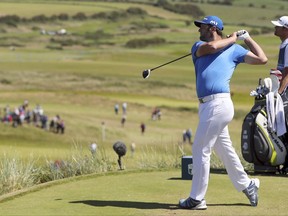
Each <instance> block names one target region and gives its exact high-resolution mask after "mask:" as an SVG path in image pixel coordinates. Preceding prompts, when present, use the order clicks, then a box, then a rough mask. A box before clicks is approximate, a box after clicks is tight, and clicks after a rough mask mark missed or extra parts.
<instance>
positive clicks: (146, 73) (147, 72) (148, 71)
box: [142, 53, 192, 79]
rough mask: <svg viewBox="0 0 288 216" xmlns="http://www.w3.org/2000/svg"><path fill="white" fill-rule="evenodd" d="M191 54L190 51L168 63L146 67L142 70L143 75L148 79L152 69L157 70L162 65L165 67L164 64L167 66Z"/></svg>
mask: <svg viewBox="0 0 288 216" xmlns="http://www.w3.org/2000/svg"><path fill="white" fill-rule="evenodd" d="M191 54H192V53H188V54H186V55H184V56H181V57H179V58H177V59H174V60H172V61H169V62H166V63H164V64H162V65H159V66H157V67H154V68H151V69H146V70H144V71H143V72H142V76H143V78H144V79H146V78H148V77H149V76H150V73H151V71H153V70H156V69H158V68H160V67H163V66H165V65H167V64H170V63H172V62H175V61H178V60H180V59H182V58H185V57H187V56H190V55H191Z"/></svg>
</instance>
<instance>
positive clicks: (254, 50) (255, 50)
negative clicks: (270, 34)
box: [244, 37, 268, 64]
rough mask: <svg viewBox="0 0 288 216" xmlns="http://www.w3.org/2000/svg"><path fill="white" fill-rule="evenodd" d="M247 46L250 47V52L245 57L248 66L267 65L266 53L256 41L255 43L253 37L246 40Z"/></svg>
mask: <svg viewBox="0 0 288 216" xmlns="http://www.w3.org/2000/svg"><path fill="white" fill-rule="evenodd" d="M244 42H245V44H246V45H247V46H248V47H249V49H250V52H248V53H247V55H246V56H245V62H246V63H247V64H266V63H267V61H268V58H267V57H266V55H265V53H264V51H263V50H262V48H261V47H260V46H259V44H258V43H256V41H254V40H253V39H252V38H251V37H249V38H246V39H245V40H244Z"/></svg>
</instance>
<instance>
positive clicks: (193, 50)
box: [191, 41, 204, 60]
mask: <svg viewBox="0 0 288 216" xmlns="http://www.w3.org/2000/svg"><path fill="white" fill-rule="evenodd" d="M203 43H204V42H203V41H197V42H196V43H195V44H194V45H193V46H192V49H191V53H192V57H193V60H195V59H196V58H197V56H196V52H197V50H198V48H199V46H200V45H201V44H203Z"/></svg>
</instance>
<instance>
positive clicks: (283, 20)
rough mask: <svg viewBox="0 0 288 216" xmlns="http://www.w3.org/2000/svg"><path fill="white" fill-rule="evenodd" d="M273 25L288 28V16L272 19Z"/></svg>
mask: <svg viewBox="0 0 288 216" xmlns="http://www.w3.org/2000/svg"><path fill="white" fill-rule="evenodd" d="M271 22H272V23H273V25H275V26H280V27H285V28H288V16H282V17H280V18H279V19H278V20H277V21H271Z"/></svg>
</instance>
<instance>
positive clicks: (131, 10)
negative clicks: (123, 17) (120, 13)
mask: <svg viewBox="0 0 288 216" xmlns="http://www.w3.org/2000/svg"><path fill="white" fill-rule="evenodd" d="M126 11H127V13H129V14H132V15H146V14H147V12H146V11H145V10H143V9H141V8H137V7H130V8H128V9H127V10H126Z"/></svg>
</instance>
